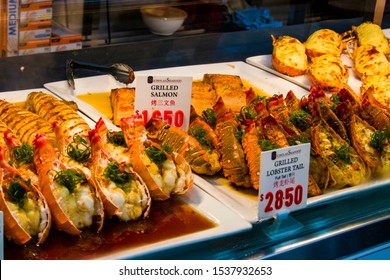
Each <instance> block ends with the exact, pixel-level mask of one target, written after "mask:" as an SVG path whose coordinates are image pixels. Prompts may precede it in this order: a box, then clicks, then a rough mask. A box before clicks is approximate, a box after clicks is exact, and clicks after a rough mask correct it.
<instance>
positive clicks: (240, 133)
mask: <svg viewBox="0 0 390 280" xmlns="http://www.w3.org/2000/svg"><path fill="white" fill-rule="evenodd" d="M244 134H245V130H244V129H238V130H237V131H236V132H235V133H234V137H236V139H237V141H238V142H240V143H241V142H242V137H243V136H244Z"/></svg>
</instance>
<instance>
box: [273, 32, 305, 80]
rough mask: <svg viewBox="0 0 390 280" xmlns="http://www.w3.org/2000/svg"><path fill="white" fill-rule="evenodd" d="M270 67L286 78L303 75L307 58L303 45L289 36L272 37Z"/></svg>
mask: <svg viewBox="0 0 390 280" xmlns="http://www.w3.org/2000/svg"><path fill="white" fill-rule="evenodd" d="M272 45H273V51H272V65H273V66H274V68H275V69H276V70H277V71H279V72H280V73H283V74H286V75H288V76H293V77H294V76H299V75H303V74H305V72H306V70H307V67H308V58H307V55H306V49H305V45H304V44H303V43H301V42H300V41H299V40H298V39H296V38H293V37H291V36H280V37H279V38H277V39H276V38H275V37H274V36H272Z"/></svg>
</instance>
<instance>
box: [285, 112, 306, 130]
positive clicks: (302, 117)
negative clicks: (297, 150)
mask: <svg viewBox="0 0 390 280" xmlns="http://www.w3.org/2000/svg"><path fill="white" fill-rule="evenodd" d="M290 121H291V122H292V123H293V124H294V125H295V127H297V128H298V129H299V130H301V131H304V130H306V129H308V128H309V127H310V114H309V113H307V112H306V111H304V110H296V111H294V112H293V113H292V114H291V116H290Z"/></svg>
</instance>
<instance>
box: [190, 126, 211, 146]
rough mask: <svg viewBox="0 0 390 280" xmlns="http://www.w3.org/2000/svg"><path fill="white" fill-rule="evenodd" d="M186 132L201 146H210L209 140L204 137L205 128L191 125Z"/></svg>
mask: <svg viewBox="0 0 390 280" xmlns="http://www.w3.org/2000/svg"><path fill="white" fill-rule="evenodd" d="M188 134H189V135H191V136H193V137H194V138H195V139H196V140H198V142H199V143H200V144H201V145H202V146H207V147H210V146H211V144H210V141H209V140H208V139H207V138H206V134H207V133H206V130H205V129H203V128H201V127H191V128H190V129H189V130H188Z"/></svg>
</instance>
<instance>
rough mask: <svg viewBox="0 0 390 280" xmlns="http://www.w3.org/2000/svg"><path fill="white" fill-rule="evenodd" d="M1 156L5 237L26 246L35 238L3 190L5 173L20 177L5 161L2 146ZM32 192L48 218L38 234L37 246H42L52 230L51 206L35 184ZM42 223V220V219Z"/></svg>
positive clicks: (0, 198) (0, 202) (0, 193)
mask: <svg viewBox="0 0 390 280" xmlns="http://www.w3.org/2000/svg"><path fill="white" fill-rule="evenodd" d="M0 154H1V158H2V163H1V165H2V167H1V168H0V186H1V187H0V211H3V213H4V235H5V236H6V237H7V239H9V240H13V241H14V242H15V243H16V244H18V245H24V244H26V243H27V242H29V241H30V240H32V239H33V236H31V235H30V234H29V233H28V232H27V231H26V230H25V229H24V228H23V227H22V226H21V225H20V223H19V222H18V220H17V218H16V217H15V216H14V215H13V214H12V211H11V209H10V208H9V206H8V204H7V200H6V196H5V193H4V189H3V184H4V175H5V174H4V173H5V171H6V169H7V171H10V173H13V176H14V177H19V176H20V174H19V172H18V171H17V170H16V169H14V168H13V167H11V166H9V165H8V164H6V163H5V161H4V152H3V148H2V147H1V146H0ZM30 192H32V193H34V198H35V199H36V200H37V201H41V203H42V204H43V207H42V209H41V211H40V213H41V215H45V216H46V219H45V221H46V224H45V225H44V227H43V229H42V230H41V231H40V232H39V233H38V235H37V237H38V242H37V245H40V244H42V243H43V242H44V241H45V240H46V238H47V237H48V235H49V232H50V228H51V220H52V219H51V212H50V209H49V206H48V204H47V202H46V200H45V198H44V196H43V195H42V193H41V192H40V191H39V190H38V188H37V187H36V186H34V185H33V184H32V185H31V186H30ZM41 223H42V219H41Z"/></svg>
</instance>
